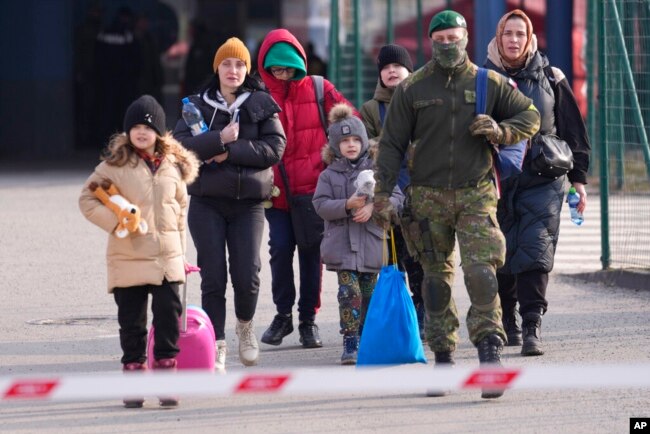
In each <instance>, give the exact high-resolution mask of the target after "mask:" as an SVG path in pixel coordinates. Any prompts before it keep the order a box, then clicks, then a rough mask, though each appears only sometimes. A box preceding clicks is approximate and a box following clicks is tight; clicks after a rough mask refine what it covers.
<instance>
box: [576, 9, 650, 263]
mask: <svg viewBox="0 0 650 434" xmlns="http://www.w3.org/2000/svg"><path fill="white" fill-rule="evenodd" d="M587 23H588V29H589V30H590V31H591V33H592V35H594V36H592V37H589V38H588V41H589V44H588V52H589V54H588V56H587V58H588V59H589V60H591V61H596V62H594V64H595V65H596V67H593V66H590V67H588V68H587V70H588V71H589V72H590V74H589V83H590V86H589V87H590V88H591V91H590V92H589V110H588V112H589V118H588V120H589V130H590V136H591V138H592V146H593V147H594V150H595V151H596V152H595V156H596V158H594V159H593V163H594V164H593V167H594V169H597V172H596V171H594V174H596V173H598V176H599V179H598V183H599V188H600V199H601V214H602V216H601V236H602V243H601V245H602V258H601V260H602V264H603V268H609V267H612V268H629V267H633V268H644V269H650V148H649V146H648V136H649V135H650V1H648V0H599V1H597V2H593V1H592V2H589V6H588V20H587ZM591 44H593V45H591ZM596 53H597V55H596ZM596 89H599V91H596Z"/></svg>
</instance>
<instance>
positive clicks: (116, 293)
mask: <svg viewBox="0 0 650 434" xmlns="http://www.w3.org/2000/svg"><path fill="white" fill-rule="evenodd" d="M150 293H151V311H152V312H153V321H152V324H153V327H154V329H155V331H154V353H153V356H154V359H156V360H160V359H170V358H173V357H176V354H178V351H179V349H178V345H177V344H178V334H179V331H178V317H179V316H180V315H181V312H182V309H183V307H182V306H181V300H180V298H179V296H178V283H170V282H168V281H167V280H164V281H163V283H162V285H160V286H158V285H142V286H131V287H128V288H114V290H113V297H114V298H115V303H116V304H117V321H118V323H119V325H120V346H121V347H122V353H123V355H122V360H121V361H122V363H124V364H126V363H132V362H137V363H144V362H145V361H146V360H147V302H148V299H149V294H150Z"/></svg>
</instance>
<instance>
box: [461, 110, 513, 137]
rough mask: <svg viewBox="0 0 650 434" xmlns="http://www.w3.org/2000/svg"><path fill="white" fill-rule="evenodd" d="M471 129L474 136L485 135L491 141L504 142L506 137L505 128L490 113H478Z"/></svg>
mask: <svg viewBox="0 0 650 434" xmlns="http://www.w3.org/2000/svg"><path fill="white" fill-rule="evenodd" d="M469 131H470V132H471V133H472V135H473V136H480V135H483V136H485V137H486V138H487V139H488V140H489V141H490V142H491V143H493V144H499V143H503V142H504V139H505V137H506V134H505V132H504V131H503V128H501V127H500V126H499V124H498V123H497V121H495V120H494V119H492V116H490V115H485V114H481V115H476V117H475V118H474V121H473V122H472V124H471V125H470V126H469Z"/></svg>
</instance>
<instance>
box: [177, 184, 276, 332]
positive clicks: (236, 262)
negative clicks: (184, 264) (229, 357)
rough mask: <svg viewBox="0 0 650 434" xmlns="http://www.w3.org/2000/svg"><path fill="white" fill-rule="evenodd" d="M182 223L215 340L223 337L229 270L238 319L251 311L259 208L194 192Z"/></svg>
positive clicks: (248, 316)
mask: <svg viewBox="0 0 650 434" xmlns="http://www.w3.org/2000/svg"><path fill="white" fill-rule="evenodd" d="M187 221H188V224H189V227H190V233H191V234H192V239H193V241H194V246H195V247H196V253H197V263H198V266H199V267H201V305H202V307H203V309H204V310H205V312H206V313H207V314H208V317H209V318H210V321H212V326H213V327H214V334H215V337H216V339H217V340H223V339H225V338H226V334H225V332H224V327H225V324H226V287H227V284H228V268H229V269H230V279H231V281H232V287H233V290H234V300H235V315H236V316H237V318H238V319H240V320H242V321H250V320H251V319H253V316H254V315H255V309H256V308H257V297H258V294H259V289H260V277H259V274H260V269H261V264H262V262H261V259H260V249H261V247H262V233H263V231H264V207H262V204H261V202H258V201H247V200H234V199H211V198H204V197H196V196H194V197H192V200H191V201H190V209H189V213H188V216H187ZM226 247H227V249H228V254H227V255H226ZM226 258H227V262H226Z"/></svg>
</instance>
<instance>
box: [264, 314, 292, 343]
mask: <svg viewBox="0 0 650 434" xmlns="http://www.w3.org/2000/svg"><path fill="white" fill-rule="evenodd" d="M292 331H293V317H292V316H291V315H284V314H281V313H279V314H277V315H276V316H275V318H273V321H272V322H271V325H270V326H269V328H268V329H266V331H265V332H264V334H263V335H262V339H261V340H262V342H264V343H265V344H269V345H280V344H281V343H282V339H283V338H284V337H285V336H287V335H288V334H289V333H291V332H292Z"/></svg>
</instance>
